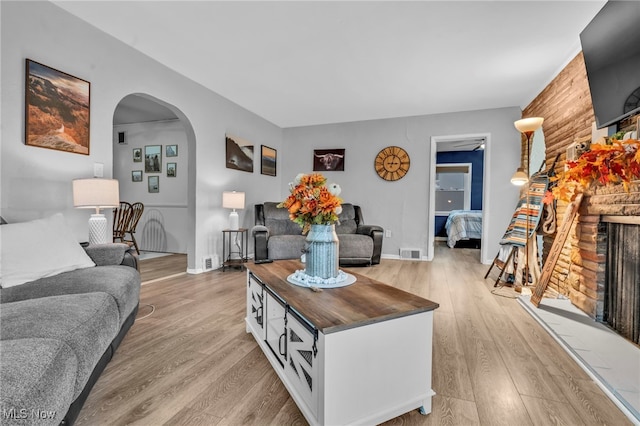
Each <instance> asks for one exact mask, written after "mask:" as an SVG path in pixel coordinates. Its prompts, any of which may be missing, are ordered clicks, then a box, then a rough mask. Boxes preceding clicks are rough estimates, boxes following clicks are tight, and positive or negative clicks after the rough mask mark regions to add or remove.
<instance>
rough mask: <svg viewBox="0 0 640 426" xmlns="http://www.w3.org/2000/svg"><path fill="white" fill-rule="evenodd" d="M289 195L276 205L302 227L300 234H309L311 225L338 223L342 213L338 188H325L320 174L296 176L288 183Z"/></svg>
mask: <svg viewBox="0 0 640 426" xmlns="http://www.w3.org/2000/svg"><path fill="white" fill-rule="evenodd" d="M289 189H290V191H291V195H289V196H288V197H287V199H286V200H284V201H283V202H281V203H280V204H278V207H280V208H285V209H287V210H289V218H290V219H291V220H292V221H294V222H295V223H297V224H299V225H300V226H301V227H302V233H303V234H306V233H307V232H309V229H310V228H311V225H331V224H333V223H336V222H337V221H338V215H339V214H340V213H341V212H342V199H341V198H340V197H338V195H340V191H341V189H340V186H339V185H337V184H335V183H333V184H330V185H328V186H327V179H326V178H325V177H324V176H323V175H322V174H320V173H312V174H307V175H305V174H303V173H300V174H299V175H298V176H296V179H295V181H294V182H291V183H289Z"/></svg>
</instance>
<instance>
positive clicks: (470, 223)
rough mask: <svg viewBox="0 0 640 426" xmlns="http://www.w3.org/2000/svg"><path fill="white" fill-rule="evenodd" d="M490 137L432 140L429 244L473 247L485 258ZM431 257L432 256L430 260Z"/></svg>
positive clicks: (471, 136) (433, 249)
mask: <svg viewBox="0 0 640 426" xmlns="http://www.w3.org/2000/svg"><path fill="white" fill-rule="evenodd" d="M488 140H489V135H488V134H470V135H458V136H441V137H434V138H432V162H431V171H432V173H431V175H432V180H431V182H432V183H431V184H430V185H429V191H430V194H429V200H430V206H429V219H430V229H429V242H428V245H427V247H428V249H429V250H430V251H431V253H432V255H433V256H435V253H436V252H437V251H436V250H435V244H439V245H443V246H448V247H450V248H454V247H455V248H472V249H477V251H478V261H480V262H481V259H482V258H483V257H482V250H483V248H482V237H483V235H482V234H483V232H484V227H483V221H482V218H483V214H484V209H483V200H484V195H485V194H484V192H485V191H484V186H485V177H484V175H485V168H484V163H485V155H486V151H487V148H488V147H487V145H488V144H487V142H488ZM431 258H432V257H431Z"/></svg>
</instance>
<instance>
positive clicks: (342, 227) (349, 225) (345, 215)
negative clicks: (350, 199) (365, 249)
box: [336, 203, 371, 257]
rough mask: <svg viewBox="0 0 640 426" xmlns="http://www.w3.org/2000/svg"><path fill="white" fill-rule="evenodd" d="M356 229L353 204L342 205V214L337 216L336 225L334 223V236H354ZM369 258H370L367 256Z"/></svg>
mask: <svg viewBox="0 0 640 426" xmlns="http://www.w3.org/2000/svg"><path fill="white" fill-rule="evenodd" d="M356 229H358V224H357V223H356V210H355V209H354V208H353V204H348V203H344V204H342V212H341V213H340V214H339V215H338V223H336V234H338V235H340V234H355V233H356ZM369 257H371V256H370V255H369Z"/></svg>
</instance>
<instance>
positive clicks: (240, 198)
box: [222, 191, 244, 209]
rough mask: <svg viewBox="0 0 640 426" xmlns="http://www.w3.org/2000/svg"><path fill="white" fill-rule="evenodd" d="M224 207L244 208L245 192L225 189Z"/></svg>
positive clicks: (223, 194)
mask: <svg viewBox="0 0 640 426" xmlns="http://www.w3.org/2000/svg"><path fill="white" fill-rule="evenodd" d="M222 207H224V208H225V209H244V192H236V191H224V192H223V193H222Z"/></svg>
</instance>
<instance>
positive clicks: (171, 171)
mask: <svg viewBox="0 0 640 426" xmlns="http://www.w3.org/2000/svg"><path fill="white" fill-rule="evenodd" d="M176 168H177V166H176V163H167V177H176Z"/></svg>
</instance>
